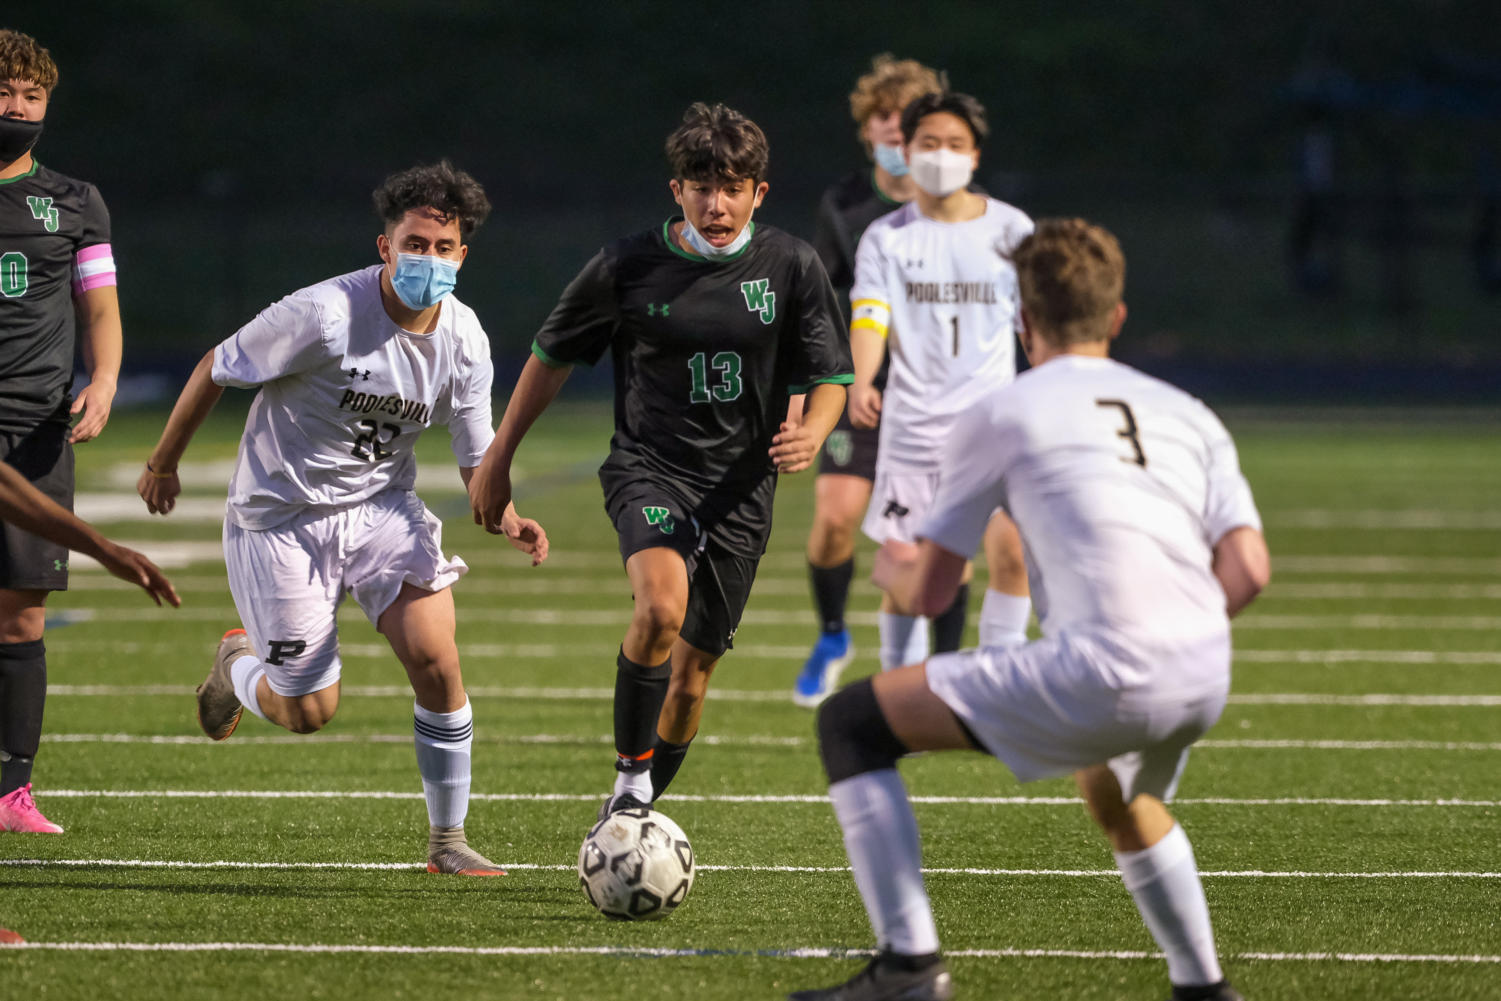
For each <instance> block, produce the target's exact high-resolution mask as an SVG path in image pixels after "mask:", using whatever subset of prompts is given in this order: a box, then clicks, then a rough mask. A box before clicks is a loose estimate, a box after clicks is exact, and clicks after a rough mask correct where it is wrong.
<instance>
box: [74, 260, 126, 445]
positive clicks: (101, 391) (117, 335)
mask: <svg viewBox="0 0 1501 1001" xmlns="http://www.w3.org/2000/svg"><path fill="white" fill-rule="evenodd" d="M73 308H74V312H75V313H76V314H77V317H78V327H79V345H80V347H81V348H82V350H83V364H84V368H85V369H87V371H88V373H89V384H88V385H87V386H85V387H84V388H83V389H82V390H81V391H80V392H79V394H78V398H77V399H75V400H74V401H73V407H72V410H71V413H73V414H74V415H75V416H76V415H78V414H82V415H83V416H82V417H81V418H79V421H78V423H77V424H75V425H74V426H73V433H72V435H71V436H70V437H69V439H68V440H69V441H71V442H72V443H73V444H75V445H76V444H78V443H79V442H84V441H88V440H90V439H92V438H96V437H98V435H99V432H101V431H103V430H104V425H105V423H106V422H108V421H109V411H110V406H111V404H113V403H114V400H115V388H116V386H117V384H118V382H119V379H120V354H121V351H122V347H121V344H122V341H123V335H122V333H121V327H120V297H119V295H118V293H117V292H116V290H115V286H113V285H101V286H99V287H98V288H91V289H88V290H87V291H85V292H82V293H80V294H79V295H77V296H75V297H74V299H73Z"/></svg>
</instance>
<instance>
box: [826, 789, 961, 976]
mask: <svg viewBox="0 0 1501 1001" xmlns="http://www.w3.org/2000/svg"><path fill="white" fill-rule="evenodd" d="M829 799H830V800H832V801H833V803H834V816H835V817H837V818H839V826H840V828H842V829H843V831H844V850H845V851H846V852H847V853H849V857H850V865H851V866H852V867H853V868H854V870H855V886H856V887H858V888H859V890H860V899H861V900H863V901H865V913H866V914H868V915H869V916H870V926H871V927H872V928H874V929H875V932H876V944H877V945H878V946H879V947H880V948H882V949H890V950H891V951H893V952H898V953H901V954H903V955H907V956H922V955H926V954H928V953H930V952H937V951H938V928H937V927H936V926H935V925H934V924H933V909H932V907H930V906H929V904H928V891H927V889H926V888H924V886H923V881H922V846H921V845H920V844H919V842H918V838H917V818H916V817H915V816H913V814H912V804H911V803H909V802H908V801H907V787H906V786H904V785H902V777H901V776H900V775H898V774H897V771H896V769H895V768H883V769H881V770H880V771H875V772H863V773H861V774H859V775H855V776H853V777H851V778H847V779H841V780H840V781H838V782H835V783H834V784H833V785H831V786H829Z"/></svg>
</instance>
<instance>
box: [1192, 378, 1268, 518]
mask: <svg viewBox="0 0 1501 1001" xmlns="http://www.w3.org/2000/svg"><path fill="white" fill-rule="evenodd" d="M1205 415H1206V418H1207V427H1206V429H1205V431H1206V433H1205V440H1206V442H1207V443H1208V445H1209V468H1208V470H1207V472H1208V474H1209V490H1208V492H1207V493H1206V494H1205V498H1204V531H1205V533H1206V535H1207V536H1208V540H1209V545H1210V546H1211V547H1212V546H1215V545H1217V544H1218V543H1219V541H1220V540H1221V539H1223V538H1224V537H1225V536H1226V535H1228V534H1229V533H1230V532H1232V531H1234V530H1235V529H1237V528H1242V527H1246V528H1254V529H1256V530H1257V531H1258V532H1259V531H1261V515H1260V513H1258V512H1257V510H1256V501H1255V500H1254V499H1253V498H1252V497H1251V484H1250V483H1248V482H1246V478H1245V475H1244V474H1242V473H1241V471H1240V458H1239V456H1238V454H1237V453H1236V450H1235V442H1234V441H1232V440H1231V439H1230V432H1229V431H1226V430H1225V426H1224V425H1223V424H1221V423H1220V420H1219V418H1218V417H1216V416H1214V414H1213V413H1211V412H1210V411H1209V409H1208V408H1207V407H1206V408H1205Z"/></svg>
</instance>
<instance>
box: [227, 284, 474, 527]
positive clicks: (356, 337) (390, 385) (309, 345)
mask: <svg viewBox="0 0 1501 1001" xmlns="http://www.w3.org/2000/svg"><path fill="white" fill-rule="evenodd" d="M380 272H381V266H380V265H378V264H377V265H372V266H371V267H368V268H365V269H363V270H360V271H354V272H351V273H350V274H347V275H340V276H339V277H337V278H331V279H329V280H328V281H326V282H322V283H320V284H318V285H313V286H311V287H309V288H305V289H302V290H301V291H298V292H294V293H292V294H291V295H289V296H287V297H286V298H285V299H282V300H281V301H280V302H277V303H274V304H272V305H271V306H268V307H266V308H265V309H264V310H262V311H261V313H260V315H258V316H257V317H256V318H255V319H253V320H251V321H250V322H249V323H247V324H246V325H245V326H243V327H241V328H240V330H239V331H238V332H237V333H236V334H234V335H233V336H232V337H230V338H229V339H227V340H225V341H224V342H223V343H221V344H220V345H219V346H218V347H216V348H215V349H214V368H213V380H214V382H215V383H217V384H219V385H221V386H237V387H240V388H242V389H250V388H254V387H259V388H260V392H259V393H257V394H256V397H255V400H254V402H252V403H251V405H250V414H249V416H248V417H247V418H246V420H245V434H244V436H243V437H242V438H241V439H240V453H239V458H238V460H237V462H236V464H235V472H234V477H233V479H231V480H230V486H229V513H230V516H231V517H232V518H233V519H234V521H235V522H236V523H237V524H238V525H240V526H241V527H243V528H247V529H251V530H256V529H265V528H271V527H273V526H275V525H277V524H279V523H281V522H283V521H286V520H287V519H288V518H291V517H292V516H293V515H295V514H297V513H298V512H300V511H305V510H307V509H309V508H339V507H347V506H349V505H352V504H357V503H359V502H361V501H363V500H366V499H367V498H369V497H372V496H374V495H375V494H377V493H380V492H381V491H383V490H387V489H391V488H395V489H399V490H409V489H411V487H412V485H413V483H414V482H415V480H416V474H417V464H416V457H415V455H414V454H413V446H414V445H415V444H416V441H417V436H418V435H419V434H421V433H422V430H423V429H424V428H426V427H428V426H430V425H433V424H446V425H448V430H449V434H450V435H451V436H452V439H453V454H454V457H455V458H457V459H458V463H459V465H460V466H477V465H479V463H480V459H482V458H483V457H484V454H485V449H486V448H487V447H488V446H489V444H490V439H491V438H492V437H493V436H494V431H493V429H492V427H491V423H490V386H491V382H492V381H493V379H494V370H493V368H492V367H491V364H490V341H489V339H488V338H487V337H486V336H485V332H484V330H483V329H482V328H481V327H480V324H479V320H478V318H477V317H476V316H475V315H474V311H473V310H471V309H470V308H469V307H467V306H465V305H464V304H463V303H461V302H459V301H458V300H457V299H455V298H454V297H452V296H449V297H448V298H447V299H444V300H443V305H442V308H441V310H440V311H439V313H438V324H437V328H436V329H435V330H433V332H432V333H430V334H414V333H411V332H410V331H406V330H403V329H401V328H400V327H399V326H398V325H397V324H396V322H395V321H394V320H392V319H391V318H390V316H388V315H387V314H386V311H385V308H384V307H383V306H382V305H381V298H380Z"/></svg>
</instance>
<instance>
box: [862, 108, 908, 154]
mask: <svg viewBox="0 0 1501 1001" xmlns="http://www.w3.org/2000/svg"><path fill="white" fill-rule="evenodd" d="M860 135H861V136H862V137H863V138H864V139H865V141H866V143H868V144H869V145H871V146H900V145H901V144H902V109H901V108H892V109H890V110H889V111H876V112H872V113H871V116H870V117H869V118H867V119H866V120H865V124H864V125H862V126H861V127H860Z"/></svg>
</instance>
